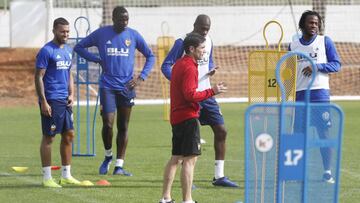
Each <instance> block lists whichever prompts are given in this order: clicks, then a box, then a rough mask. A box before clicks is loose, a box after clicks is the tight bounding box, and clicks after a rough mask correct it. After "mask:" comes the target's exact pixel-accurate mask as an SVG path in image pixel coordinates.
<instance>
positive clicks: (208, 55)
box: [197, 52, 210, 65]
mask: <svg viewBox="0 0 360 203" xmlns="http://www.w3.org/2000/svg"><path fill="white" fill-rule="evenodd" d="M209 57H210V53H209V52H205V53H204V55H203V58H202V59H201V60H198V61H197V63H198V65H204V64H207V63H208V62H209Z"/></svg>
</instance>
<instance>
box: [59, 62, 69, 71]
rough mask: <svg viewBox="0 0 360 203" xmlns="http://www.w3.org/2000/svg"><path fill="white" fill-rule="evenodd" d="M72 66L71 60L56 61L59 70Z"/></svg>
mask: <svg viewBox="0 0 360 203" xmlns="http://www.w3.org/2000/svg"><path fill="white" fill-rule="evenodd" d="M70 66H71V61H56V69H57V70H67V69H69V68H70Z"/></svg>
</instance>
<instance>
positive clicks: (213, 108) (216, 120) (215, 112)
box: [199, 97, 224, 125]
mask: <svg viewBox="0 0 360 203" xmlns="http://www.w3.org/2000/svg"><path fill="white" fill-rule="evenodd" d="M199 104H200V116H199V121H200V123H201V125H224V118H223V116H222V114H221V111H220V107H219V104H218V103H217V102H216V100H215V97H210V98H208V99H206V100H204V101H202V102H199Z"/></svg>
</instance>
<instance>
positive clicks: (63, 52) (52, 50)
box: [36, 41, 72, 99]
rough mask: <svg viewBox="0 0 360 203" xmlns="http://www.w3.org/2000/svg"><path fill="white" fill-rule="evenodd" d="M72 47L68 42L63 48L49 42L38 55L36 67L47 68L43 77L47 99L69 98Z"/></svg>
mask: <svg viewBox="0 0 360 203" xmlns="http://www.w3.org/2000/svg"><path fill="white" fill-rule="evenodd" d="M71 60H72V49H71V47H70V46H68V45H67V44H65V45H64V47H63V48H61V47H59V46H58V45H57V44H55V43H54V42H52V41H51V42H48V43H47V44H45V45H44V46H43V47H42V48H41V49H40V51H39V53H38V54H37V56H36V68H37V69H46V71H45V75H44V77H43V82H44V89H45V97H46V99H67V97H68V96H69V77H70V74H71V73H70V68H71Z"/></svg>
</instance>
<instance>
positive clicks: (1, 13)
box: [0, 10, 10, 47]
mask: <svg viewBox="0 0 360 203" xmlns="http://www.w3.org/2000/svg"><path fill="white" fill-rule="evenodd" d="M9 21H10V12H9V11H8V10H0V47H9V46H10V22H9Z"/></svg>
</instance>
